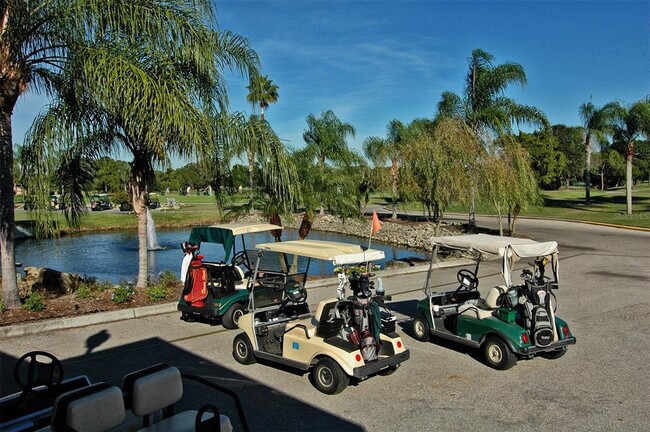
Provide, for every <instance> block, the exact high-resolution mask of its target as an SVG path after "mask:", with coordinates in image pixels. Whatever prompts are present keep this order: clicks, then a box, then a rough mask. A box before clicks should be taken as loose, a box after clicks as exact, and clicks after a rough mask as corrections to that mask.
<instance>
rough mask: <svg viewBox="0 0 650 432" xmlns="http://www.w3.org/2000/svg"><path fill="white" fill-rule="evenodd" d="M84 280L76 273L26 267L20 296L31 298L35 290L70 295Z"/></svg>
mask: <svg viewBox="0 0 650 432" xmlns="http://www.w3.org/2000/svg"><path fill="white" fill-rule="evenodd" d="M81 282H83V278H82V277H81V276H80V275H78V274H76V273H65V272H60V271H58V270H53V269H50V268H45V267H25V281H24V283H22V284H21V289H20V291H21V292H20V293H19V294H20V296H21V297H22V298H26V297H29V295H30V294H31V293H32V291H33V290H35V289H44V290H45V291H47V292H50V293H56V294H69V293H72V292H74V291H75V289H77V286H78V285H79V284H80V283H81Z"/></svg>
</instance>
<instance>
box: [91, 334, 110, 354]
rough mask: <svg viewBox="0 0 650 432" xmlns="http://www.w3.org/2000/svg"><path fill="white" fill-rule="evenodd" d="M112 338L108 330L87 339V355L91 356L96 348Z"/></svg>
mask: <svg viewBox="0 0 650 432" xmlns="http://www.w3.org/2000/svg"><path fill="white" fill-rule="evenodd" d="M110 338H111V334H110V333H109V332H108V330H106V329H104V330H102V331H100V332H98V333H95V334H94V335H92V336H90V337H88V339H86V355H88V354H90V353H91V352H92V351H93V350H94V349H95V348H98V347H100V346H101V345H102V344H103V343H104V342H106V341H107V340H109V339H110Z"/></svg>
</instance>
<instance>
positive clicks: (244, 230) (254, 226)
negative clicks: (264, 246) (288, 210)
mask: <svg viewBox="0 0 650 432" xmlns="http://www.w3.org/2000/svg"><path fill="white" fill-rule="evenodd" d="M209 228H218V229H223V230H229V231H232V234H233V235H240V234H249V233H256V232H264V231H271V230H276V229H280V230H281V229H282V227H281V226H279V225H273V224H270V223H243V222H236V223H227V224H221V225H210V227H209Z"/></svg>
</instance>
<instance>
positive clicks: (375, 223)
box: [372, 210, 381, 235]
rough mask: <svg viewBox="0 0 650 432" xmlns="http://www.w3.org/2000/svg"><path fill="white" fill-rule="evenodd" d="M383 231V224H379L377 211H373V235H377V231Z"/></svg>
mask: <svg viewBox="0 0 650 432" xmlns="http://www.w3.org/2000/svg"><path fill="white" fill-rule="evenodd" d="M380 229H381V222H379V218H378V217H377V211H376V210H373V211H372V235H375V234H376V233H377V231H379V230H380Z"/></svg>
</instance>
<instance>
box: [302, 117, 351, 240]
mask: <svg viewBox="0 0 650 432" xmlns="http://www.w3.org/2000/svg"><path fill="white" fill-rule="evenodd" d="M306 121H307V129H306V130H305V131H304V132H303V139H304V140H305V143H306V144H307V145H306V146H305V148H304V149H303V150H301V151H300V152H297V153H296V155H295V157H296V158H297V160H299V162H298V163H297V164H296V166H297V167H298V169H299V170H300V173H299V174H300V178H301V181H302V185H301V186H302V198H303V204H304V205H305V213H304V215H303V219H302V223H301V228H300V230H299V235H300V238H305V237H306V236H307V235H308V234H309V231H310V229H311V225H312V224H313V221H314V217H315V210H316V207H320V214H321V215H322V214H324V211H325V210H324V206H325V205H328V206H329V207H336V208H338V209H339V211H341V210H344V211H346V212H348V211H349V212H353V210H352V208H356V210H357V211H358V207H357V206H356V202H353V201H354V200H352V201H350V198H351V197H354V196H355V192H354V191H356V184H354V185H352V183H350V182H349V181H348V180H349V177H348V176H346V175H345V171H346V170H347V169H353V168H352V167H353V166H354V165H355V163H356V162H358V161H359V159H360V158H359V156H358V155H356V154H355V153H354V152H352V151H350V149H349V148H348V144H347V138H348V136H352V137H354V135H355V132H356V131H355V129H354V126H352V125H351V124H349V123H345V122H342V121H341V120H340V119H339V118H338V117H337V116H336V114H334V112H333V111H331V110H327V111H325V112H323V113H322V114H321V116H320V117H316V116H314V115H313V114H309V115H308V116H307V119H306ZM330 164H331V165H330ZM350 188H352V189H350ZM350 190H352V193H348V192H350ZM350 203H352V204H351V205H350Z"/></svg>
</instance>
